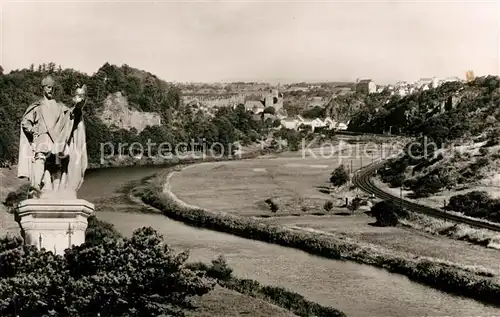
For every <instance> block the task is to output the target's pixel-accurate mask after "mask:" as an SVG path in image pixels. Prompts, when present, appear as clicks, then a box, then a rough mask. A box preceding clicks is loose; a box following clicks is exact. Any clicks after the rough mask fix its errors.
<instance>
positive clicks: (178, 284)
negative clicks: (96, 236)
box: [0, 228, 215, 317]
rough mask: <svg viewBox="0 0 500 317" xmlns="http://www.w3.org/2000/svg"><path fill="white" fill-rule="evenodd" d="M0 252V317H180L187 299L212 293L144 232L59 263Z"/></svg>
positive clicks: (47, 256)
mask: <svg viewBox="0 0 500 317" xmlns="http://www.w3.org/2000/svg"><path fill="white" fill-rule="evenodd" d="M6 244H8V246H6ZM0 245H2V247H1V248H2V249H3V250H2V251H3V252H1V253H0V266H1V269H0V315H1V316H16V315H17V316H26V317H28V316H70V317H71V316H75V317H76V316H82V313H83V312H84V313H85V315H86V316H98V314H101V315H102V316H137V317H139V316H158V315H162V314H164V315H169V316H184V311H185V309H188V308H192V303H191V298H192V297H193V296H198V295H203V294H206V293H208V292H209V291H211V290H212V289H213V288H214V286H215V283H214V281H213V280H210V279H206V278H202V277H200V276H197V275H196V273H195V272H193V271H191V270H189V269H187V268H186V267H185V266H184V263H185V262H186V260H187V258H188V253H187V252H183V253H180V254H174V252H173V251H172V250H171V249H170V248H169V247H168V246H167V245H165V244H164V243H163V237H162V236H161V235H160V234H158V233H157V232H156V231H155V230H153V229H152V228H142V229H138V230H136V231H135V232H134V234H133V235H132V237H131V238H130V239H108V240H105V241H103V242H102V243H100V244H99V245H91V244H87V243H84V244H82V245H80V246H77V247H73V248H72V249H67V250H66V253H65V254H64V256H61V255H54V254H53V253H52V252H51V251H45V250H44V249H42V250H41V251H39V250H37V249H36V247H34V246H25V245H20V244H19V243H17V242H16V241H10V242H7V243H6V242H5V241H2V242H0ZM34 285H36V287H33V286H34ZM14 299H15V301H14Z"/></svg>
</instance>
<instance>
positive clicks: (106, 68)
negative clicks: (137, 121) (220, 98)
mask: <svg viewBox="0 0 500 317" xmlns="http://www.w3.org/2000/svg"><path fill="white" fill-rule="evenodd" d="M48 74H50V75H52V76H53V77H54V79H55V80H56V82H57V85H56V99H57V100H60V101H62V102H65V103H69V102H70V100H71V98H72V96H73V90H74V88H75V85H76V84H77V83H85V84H86V85H87V87H88V99H87V103H86V105H85V108H84V115H85V122H86V131H87V142H88V143H87V150H88V154H89V160H90V162H91V163H99V158H100V151H101V147H100V144H103V143H107V142H111V143H118V142H122V143H123V142H128V143H129V144H130V143H132V142H139V143H141V144H142V145H143V146H144V147H146V144H147V142H148V140H150V142H151V143H157V144H158V143H163V142H168V143H169V144H171V145H172V147H173V148H175V145H176V144H179V143H181V142H184V143H187V144H188V148H187V149H186V150H192V147H193V146H191V144H192V143H193V142H192V140H195V142H197V141H201V140H203V139H204V142H205V145H206V146H208V147H209V146H210V145H211V144H213V143H214V142H220V143H222V144H227V143H233V142H235V141H237V140H243V141H244V142H250V141H255V140H256V139H257V137H258V135H259V133H260V131H261V128H262V127H261V123H260V122H258V121H254V120H252V117H251V115H250V114H249V113H247V112H245V110H244V108H241V107H238V108H236V109H221V110H220V111H219V112H218V113H216V114H215V116H214V118H213V119H212V117H209V116H207V115H206V114H205V113H203V112H201V111H197V110H196V109H193V108H191V107H188V106H185V105H183V104H182V102H181V98H180V91H179V89H178V88H177V87H175V86H174V85H172V84H169V83H167V82H164V81H163V80H161V79H159V78H158V77H156V76H155V75H153V74H151V73H149V72H146V71H142V70H137V69H135V68H132V67H129V66H127V65H122V66H120V67H118V66H115V65H110V64H108V63H106V64H104V65H103V66H102V67H101V68H99V69H98V71H97V72H96V73H94V74H92V75H87V74H85V73H82V72H79V71H77V70H74V69H62V68H61V67H56V66H55V64H54V63H49V64H47V65H45V64H44V65H40V66H39V67H38V68H36V67H35V66H34V65H31V67H30V68H28V69H21V70H15V71H12V72H10V73H8V74H3V75H0V120H1V122H2V125H0V166H1V165H10V164H15V163H16V160H17V153H18V142H19V132H20V126H19V125H20V120H21V117H22V115H23V113H24V111H25V110H26V108H27V107H28V105H29V104H31V103H32V102H34V101H35V100H37V99H38V98H40V97H41V87H40V83H41V80H42V78H43V77H44V76H46V75H48ZM116 92H121V93H122V94H123V95H124V96H126V97H127V100H128V104H129V106H130V107H131V108H133V109H135V110H138V111H147V112H155V113H158V114H159V115H160V116H161V123H162V124H161V125H160V126H148V127H147V128H146V129H144V130H143V131H141V132H140V133H137V131H134V129H130V130H125V129H118V128H116V127H108V126H106V125H105V124H104V123H103V122H102V120H101V119H100V117H99V111H100V110H101V109H102V108H103V102H104V100H105V99H106V97H107V96H109V95H110V94H113V93H116ZM156 150H157V149H155V148H154V147H152V148H151V151H152V152H153V153H151V154H152V155H155V153H156V152H155V151H156ZM124 154H125V155H127V154H129V153H124Z"/></svg>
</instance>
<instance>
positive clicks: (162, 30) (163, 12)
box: [0, 0, 500, 83]
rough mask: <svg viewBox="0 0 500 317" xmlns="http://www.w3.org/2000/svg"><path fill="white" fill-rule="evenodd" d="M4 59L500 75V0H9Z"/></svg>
mask: <svg viewBox="0 0 500 317" xmlns="http://www.w3.org/2000/svg"><path fill="white" fill-rule="evenodd" d="M0 1H1V2H2V16H1V24H0V26H1V52H0V65H2V66H3V68H4V69H5V70H6V71H10V70H12V69H18V68H27V67H29V65H30V64H31V63H34V64H35V65H38V64H40V63H44V62H45V63H48V62H50V61H53V62H55V63H56V64H61V65H62V67H68V68H74V69H77V70H80V71H83V72H86V73H89V74H92V73H94V72H96V71H97V69H98V68H99V67H100V66H102V64H104V63H105V62H109V63H111V64H117V65H121V64H123V63H126V64H128V65H129V66H132V67H136V68H140V69H144V70H147V71H150V72H152V73H154V74H156V75H158V76H159V77H161V78H162V79H165V80H168V81H235V80H243V81H272V82H275V81H281V83H286V82H297V81H320V80H330V81H335V80H356V78H357V77H362V78H372V79H374V80H375V81H376V82H379V83H394V82H396V81H398V80H408V81H413V80H417V79H419V78H421V77H432V76H439V77H446V76H460V77H464V73H465V72H466V71H467V70H468V69H472V70H474V72H475V74H476V75H486V74H493V75H498V74H499V70H500V64H499V55H500V51H499V48H500V44H499V41H500V38H499V30H500V11H499V9H500V5H499V4H498V2H496V1H490V2H480V1H470V2H450V1H448V2H437V1H414V2H409V1H405V2H403V1H385V2H384V1H351V2H347V1H345V2H344V1H322V2H319V1H315V2H313V1H309V2H308V1H301V2H297V1H295V2H293V1H279V2H278V1H274V2H268V1H209V2H208V1H207V2H203V1H196V2H194V1H190V2H167V1H156V2H154V3H152V2H149V3H146V2H139V1H133V2H132V1H107V2H98V1H39V2H35V1H30V2H28V1H22V2H21V1H7V0H0Z"/></svg>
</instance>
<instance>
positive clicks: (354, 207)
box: [347, 197, 361, 212]
mask: <svg viewBox="0 0 500 317" xmlns="http://www.w3.org/2000/svg"><path fill="white" fill-rule="evenodd" d="M359 207H361V198H359V197H356V198H354V199H353V200H351V203H350V204H349V205H348V206H347V208H348V209H349V210H350V211H352V212H354V211H356V210H358V209H359Z"/></svg>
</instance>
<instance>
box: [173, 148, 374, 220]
mask: <svg viewBox="0 0 500 317" xmlns="http://www.w3.org/2000/svg"><path fill="white" fill-rule="evenodd" d="M315 151H316V152H319V150H317V149H316V150H315ZM323 156H324V157H321V156H318V157H313V156H306V157H304V158H303V157H302V156H301V152H300V151H299V152H296V153H290V152H288V153H283V154H281V155H279V157H276V158H269V159H260V160H245V161H235V162H224V163H206V164H199V165H193V166H188V167H187V168H185V169H183V170H182V171H180V172H176V173H174V174H173V175H172V176H171V177H170V186H171V191H172V192H173V193H174V194H175V195H176V196H177V198H179V199H180V200H182V201H184V202H186V203H188V204H190V205H194V206H200V207H203V208H204V209H207V210H217V211H222V212H229V213H234V212H236V213H237V214H238V215H240V216H286V215H302V214H311V213H317V212H323V213H325V212H326V211H325V210H322V208H323V205H324V203H325V202H326V201H329V200H331V201H332V202H333V203H334V206H337V207H340V206H342V205H343V204H345V198H346V197H348V198H350V199H351V198H353V197H354V196H355V195H356V192H355V191H351V192H349V191H342V192H338V193H336V194H334V195H330V194H328V193H325V190H326V189H328V187H329V183H328V180H329V178H330V173H331V172H332V171H333V170H334V169H335V168H336V167H338V166H339V165H340V164H344V166H346V167H347V166H349V168H350V167H351V164H352V168H353V170H356V169H358V168H360V167H361V164H363V165H364V166H365V165H367V164H369V163H371V162H372V161H374V160H376V159H377V158H378V155H376V153H374V154H373V156H372V155H369V156H368V157H364V158H361V157H358V158H356V157H348V156H347V157H340V156H338V155H336V154H332V155H331V157H330V158H328V157H325V156H327V155H323ZM359 194H361V192H359ZM268 198H270V199H272V200H273V201H275V202H276V203H277V204H278V206H279V207H280V208H279V210H278V212H277V213H275V214H274V213H272V212H271V211H270V209H269V207H268V206H267V204H266V203H265V200H266V199H268ZM343 211H344V210H341V209H339V208H334V209H333V210H332V211H331V212H330V213H337V212H343Z"/></svg>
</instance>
